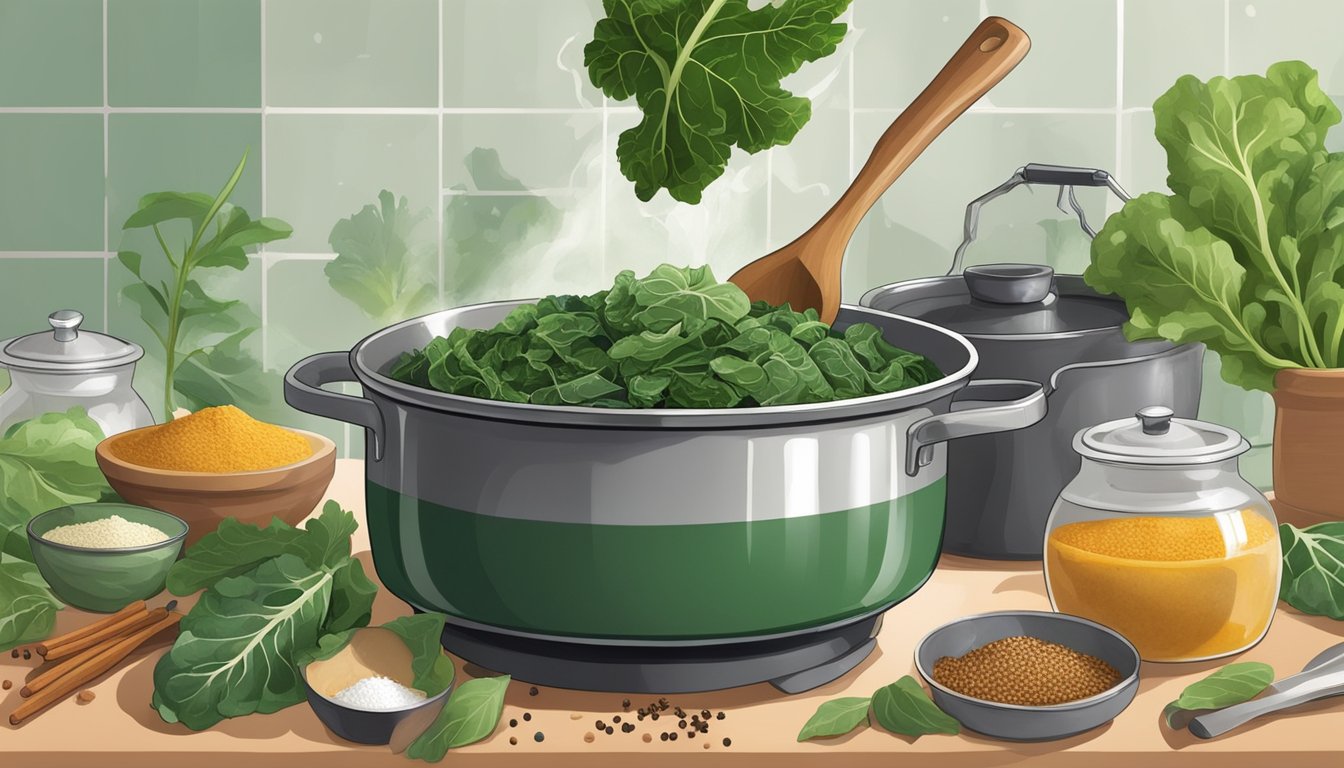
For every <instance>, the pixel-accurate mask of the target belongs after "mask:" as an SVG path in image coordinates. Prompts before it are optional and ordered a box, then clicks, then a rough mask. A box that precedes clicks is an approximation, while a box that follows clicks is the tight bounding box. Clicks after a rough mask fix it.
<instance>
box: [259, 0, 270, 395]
mask: <svg viewBox="0 0 1344 768" xmlns="http://www.w3.org/2000/svg"><path fill="white" fill-rule="evenodd" d="M258 5H259V6H260V13H261V18H260V19H259V20H258V41H259V43H260V50H261V68H260V72H259V74H260V77H259V79H260V81H261V82H260V83H259V86H260V91H261V146H260V147H258V148H257V154H258V155H259V156H260V158H259V160H260V163H261V215H262V216H265V215H266V213H267V210H266V187H267V183H268V182H267V174H266V112H267V110H266V0H261V2H260V3H259V4H258ZM257 253H258V254H259V255H260V256H261V368H262V370H263V371H264V370H266V363H267V362H268V361H269V359H270V358H269V357H268V353H269V352H270V341H271V310H270V304H271V302H270V295H271V281H270V276H271V264H270V261H269V257H268V255H267V253H268V252H267V250H266V244H265V243H262V244H261V245H260V246H258V247H257Z"/></svg>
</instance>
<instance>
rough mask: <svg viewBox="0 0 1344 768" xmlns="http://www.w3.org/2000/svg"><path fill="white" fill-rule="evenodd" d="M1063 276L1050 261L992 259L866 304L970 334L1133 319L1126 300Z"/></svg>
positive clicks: (1097, 326) (1058, 329)
mask: <svg viewBox="0 0 1344 768" xmlns="http://www.w3.org/2000/svg"><path fill="white" fill-rule="evenodd" d="M1060 278H1067V279H1056V276H1055V271H1054V270H1053V269H1051V268H1050V267H1046V266H1038V265H1034V264H988V265H984V266H979V267H967V268H966V271H965V272H963V273H962V274H960V275H949V276H947V277H936V278H930V279H927V280H912V281H909V282H907V283H898V284H897V285H895V286H891V287H889V288H888V289H877V290H876V291H874V292H873V293H872V294H870V295H869V296H867V297H865V299H864V303H865V304H868V305H870V306H872V307H874V308H875V309H882V310H885V311H887V312H895V313H896V314H900V315H906V316H909V317H917V318H919V319H920V320H925V321H928V322H930V323H933V324H935V325H941V326H943V327H944V328H948V329H950V330H953V331H956V332H958V333H962V334H965V335H968V336H1021V335H1048V334H1078V333H1089V332H1097V331H1109V330H1115V329H1117V328H1119V327H1120V326H1121V325H1122V324H1123V323H1124V322H1125V321H1126V320H1128V319H1129V312H1128V310H1126V308H1125V304H1124V302H1123V301H1119V300H1117V299H1114V298H1109V297H1105V296H1102V295H1100V294H1098V293H1096V292H1094V291H1092V290H1091V289H1090V288H1088V287H1087V286H1086V285H1084V284H1083V282H1082V280H1081V279H1079V278H1077V276H1074V275H1061V276H1060Z"/></svg>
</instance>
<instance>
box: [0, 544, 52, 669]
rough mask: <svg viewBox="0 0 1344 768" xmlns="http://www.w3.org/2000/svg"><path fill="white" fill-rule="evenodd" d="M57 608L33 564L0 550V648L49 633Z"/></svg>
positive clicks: (12, 645) (9, 647)
mask: <svg viewBox="0 0 1344 768" xmlns="http://www.w3.org/2000/svg"><path fill="white" fill-rule="evenodd" d="M60 609H61V603H60V602H59V601H58V600H57V599H56V598H55V597H54V596H52V594H51V590H49V589H48V588H47V583H46V582H45V581H43V580H42V576H41V574H39V573H38V572H37V566H36V565H33V564H32V563H29V562H24V561H23V560H19V559H17V558H14V557H11V556H9V555H6V554H2V553H0V651H8V650H9V649H11V648H14V647H16V646H20V645H23V644H24V643H32V642H36V641H38V640H43V639H46V638H47V637H49V636H51V631H52V629H53V628H54V627H55V626H56V612H57V611H59V610H60Z"/></svg>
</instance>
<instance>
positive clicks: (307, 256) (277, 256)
mask: <svg viewBox="0 0 1344 768" xmlns="http://www.w3.org/2000/svg"><path fill="white" fill-rule="evenodd" d="M266 258H267V259H269V260H270V262H271V264H272V265H275V264H279V263H281V262H284V261H331V260H332V259H335V258H336V254H334V253H304V252H300V251H295V252H292V253H290V252H278V251H267V252H266Z"/></svg>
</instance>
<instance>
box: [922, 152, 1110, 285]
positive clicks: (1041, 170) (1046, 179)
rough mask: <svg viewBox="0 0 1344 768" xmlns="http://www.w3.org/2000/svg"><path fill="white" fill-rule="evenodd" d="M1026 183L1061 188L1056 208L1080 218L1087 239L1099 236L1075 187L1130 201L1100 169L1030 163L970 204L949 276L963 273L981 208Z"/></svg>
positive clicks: (1079, 221)
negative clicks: (1099, 190) (1103, 191)
mask: <svg viewBox="0 0 1344 768" xmlns="http://www.w3.org/2000/svg"><path fill="white" fill-rule="evenodd" d="M1023 184H1052V185H1054V186H1057V187H1059V199H1057V200H1056V201H1055V205H1056V206H1058V207H1059V210H1061V211H1064V212H1065V213H1069V212H1070V211H1072V212H1073V214H1074V215H1075V216H1077V217H1078V226H1080V227H1082V228H1083V231H1084V232H1086V233H1087V236H1088V237H1096V236H1097V231H1096V230H1095V229H1093V228H1092V225H1091V224H1088V223H1087V214H1085V213H1083V206H1082V205H1080V204H1079V203H1078V196H1077V195H1076V194H1075V193H1074V191H1073V188H1074V187H1106V188H1107V189H1109V190H1111V192H1113V193H1115V196H1116V197H1118V198H1120V199H1121V200H1125V201H1128V200H1129V199H1130V196H1129V193H1128V192H1126V191H1125V189H1124V187H1121V186H1120V182H1118V181H1116V180H1115V177H1114V176H1111V174H1110V173H1108V172H1106V171H1103V170H1101V169H1100V168H1076V167H1074V166H1071V165H1045V164H1043V163H1027V164H1026V165H1024V166H1022V167H1021V168H1018V169H1017V170H1016V171H1014V172H1013V175H1012V176H1011V177H1009V179H1008V180H1007V181H1005V182H1003V183H1002V184H1000V185H999V186H997V187H995V188H993V189H991V190H990V191H988V192H986V193H985V194H983V195H981V196H979V197H977V198H975V199H974V200H972V201H971V202H970V205H967V206H966V221H965V223H964V224H963V225H962V240H961V245H958V246H957V251H956V253H955V254H953V256H952V268H951V269H949V270H947V274H949V275H955V274H958V273H960V272H961V265H962V261H963V258H964V257H965V255H966V249H967V248H969V247H970V245H971V243H973V242H975V235H976V232H977V231H978V230H979V228H980V209H981V208H982V207H984V205H985V203H988V202H989V201H990V200H993V199H994V198H996V197H1002V196H1003V195H1006V194H1008V193H1009V192H1010V191H1012V190H1013V189H1015V188H1017V187H1020V186H1022V185H1023ZM1066 200H1067V201H1068V204H1069V207H1068V208H1065V207H1064V202H1065V201H1066Z"/></svg>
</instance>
